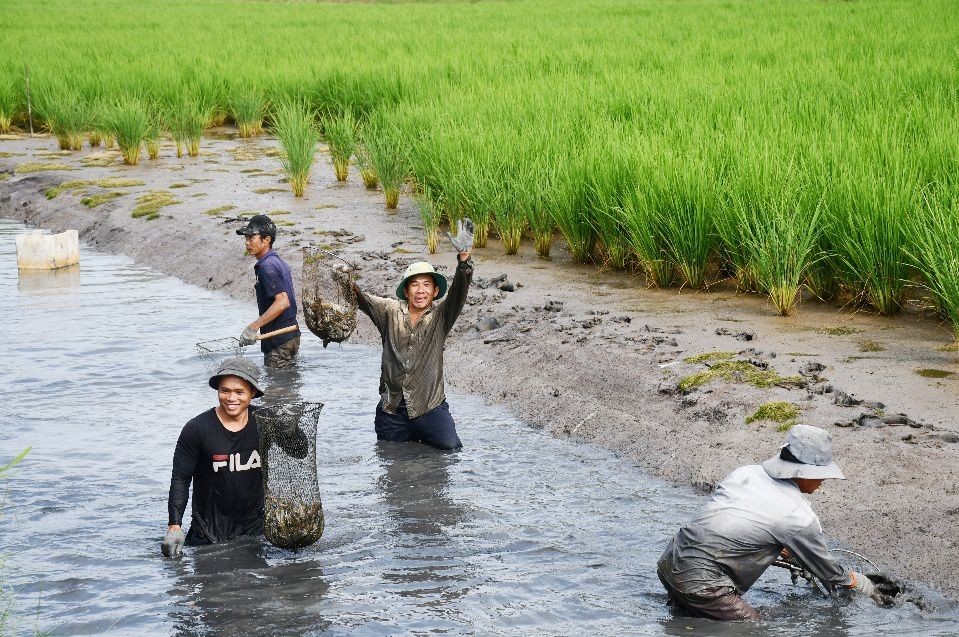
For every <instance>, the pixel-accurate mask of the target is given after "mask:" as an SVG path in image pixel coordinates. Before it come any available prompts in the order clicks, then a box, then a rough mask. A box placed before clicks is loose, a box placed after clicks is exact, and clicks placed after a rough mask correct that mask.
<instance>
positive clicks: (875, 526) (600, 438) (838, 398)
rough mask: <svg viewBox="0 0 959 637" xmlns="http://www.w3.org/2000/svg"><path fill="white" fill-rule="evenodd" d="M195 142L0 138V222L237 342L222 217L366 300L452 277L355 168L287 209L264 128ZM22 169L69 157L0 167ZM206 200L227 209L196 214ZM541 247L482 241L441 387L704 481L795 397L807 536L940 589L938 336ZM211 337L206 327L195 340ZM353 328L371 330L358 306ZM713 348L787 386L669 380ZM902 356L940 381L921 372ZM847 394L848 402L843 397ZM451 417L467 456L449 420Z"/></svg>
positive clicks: (943, 521) (408, 208) (947, 536)
mask: <svg viewBox="0 0 959 637" xmlns="http://www.w3.org/2000/svg"><path fill="white" fill-rule="evenodd" d="M202 147H203V151H202V154H201V156H200V157H197V158H192V159H190V158H184V159H176V158H175V156H174V153H173V149H172V146H170V145H166V146H164V148H163V152H162V156H161V158H160V159H158V160H154V161H150V160H144V161H143V162H142V164H141V165H140V166H137V167H127V166H122V165H121V164H120V159H119V154H118V153H116V152H115V151H104V150H103V149H94V150H92V151H91V150H89V149H86V148H85V149H84V150H83V151H81V152H79V153H59V152H58V151H56V143H55V141H54V140H53V139H52V138H49V137H37V138H23V137H21V138H14V139H3V140H0V179H4V180H3V181H2V182H0V216H4V217H10V218H15V219H21V220H25V221H28V222H30V223H33V224H36V225H39V226H41V227H44V228H48V229H50V230H53V231H60V230H63V229H66V228H76V229H78V230H79V231H80V236H81V239H82V240H84V241H85V242H87V243H88V244H89V245H91V246H94V247H96V248H97V249H99V250H103V251H107V252H114V253H122V254H126V255H129V256H131V257H133V258H134V259H136V260H137V261H139V262H141V263H144V264H148V265H150V266H152V267H153V268H156V269H158V270H160V271H163V272H166V273H168V274H171V275H173V276H177V277H180V278H181V279H183V280H186V281H189V282H191V283H194V284H197V285H202V286H204V287H207V288H211V289H217V290H222V291H224V292H226V293H228V294H230V295H233V296H234V297H237V298H240V299H244V300H249V301H250V303H251V312H250V315H249V316H232V317H224V332H225V333H227V334H229V333H232V332H236V333H239V332H240V330H241V329H242V327H243V326H244V325H245V324H246V323H248V322H249V321H250V320H252V318H253V316H254V314H255V309H254V306H253V279H252V260H250V259H249V258H246V257H244V256H243V245H242V240H241V239H240V238H239V237H237V236H236V235H235V234H234V229H235V228H236V227H238V226H239V225H240V223H239V220H238V219H237V217H239V216H241V215H249V214H252V213H256V212H266V213H269V214H272V215H273V217H274V219H275V220H276V221H277V222H278V224H279V225H280V228H279V229H280V233H281V234H280V237H279V238H278V241H277V250H278V252H280V254H281V255H283V256H284V258H286V259H287V260H288V261H289V262H290V263H291V265H292V267H293V269H294V271H297V272H298V271H299V268H300V262H301V259H300V255H299V250H298V249H297V248H298V247H299V246H301V245H308V244H311V243H315V244H321V245H323V244H325V245H327V246H329V247H332V248H333V249H335V250H337V251H339V252H341V253H342V254H343V255H344V256H346V258H348V259H351V260H353V261H355V262H357V263H358V264H359V265H360V267H361V268H362V276H363V279H362V281H361V285H363V286H365V287H366V288H367V289H369V290H371V291H373V292H375V293H379V294H387V293H388V291H389V290H391V289H392V287H393V286H394V285H395V281H396V280H397V279H398V277H399V274H400V272H402V270H403V269H404V268H405V266H406V265H407V264H408V263H409V262H411V261H414V260H421V259H424V258H429V259H430V260H432V261H433V262H434V263H436V264H438V265H441V266H444V269H445V271H447V272H449V271H450V270H451V269H452V266H453V263H454V258H455V257H454V255H453V252H452V249H451V248H450V247H449V246H448V245H442V246H441V253H440V254H437V255H432V256H430V255H427V254H425V245H424V242H423V240H422V233H421V226H420V221H419V217H418V215H417V212H416V210H415V208H414V207H413V205H412V203H411V202H410V201H409V200H408V199H406V198H404V199H403V200H401V205H400V209H399V211H398V213H397V214H394V215H388V214H387V213H386V211H385V208H384V206H383V203H382V194H381V193H380V192H376V191H367V190H365V189H364V188H363V187H362V182H361V181H360V179H359V177H358V175H356V174H352V173H351V175H350V180H349V181H348V182H347V183H345V184H340V183H337V182H335V181H334V180H333V177H332V168H331V166H330V163H329V161H328V158H327V157H326V156H325V155H321V156H319V157H318V161H317V164H316V166H315V170H314V174H313V176H312V179H311V183H310V186H309V187H308V190H307V196H306V197H304V198H303V199H299V200H297V199H295V198H294V197H293V196H292V194H291V193H290V192H289V189H288V188H287V187H286V185H285V184H284V183H283V179H282V171H281V170H280V164H279V161H278V160H277V159H276V157H275V151H274V150H273V149H274V148H275V142H274V141H273V140H268V139H258V140H253V141H244V140H233V139H206V140H204V143H203V146H202ZM27 162H43V163H48V164H61V165H64V166H67V167H69V168H71V169H70V170H44V171H40V172H35V173H29V174H15V169H16V167H17V166H18V165H21V164H24V163H27ZM97 164H105V165H97ZM2 173H7V176H6V178H4V175H3V174H2ZM106 177H120V178H129V179H139V180H142V181H143V182H145V185H143V186H134V187H123V188H108V189H104V188H100V187H97V186H88V187H86V188H82V189H80V190H78V191H71V192H64V193H62V194H60V195H58V196H57V197H56V198H54V199H52V200H48V199H47V198H45V197H44V191H45V190H46V189H48V188H49V187H51V186H54V185H56V184H59V183H61V182H64V181H68V180H76V179H100V178H106ZM110 190H114V191H123V192H125V193H127V194H125V195H120V196H117V197H116V198H115V199H113V200H111V201H109V202H107V203H105V204H103V205H100V206H98V207H95V208H92V209H91V208H88V207H87V206H85V205H83V204H82V203H81V202H80V197H81V195H82V194H83V192H82V191H86V193H87V194H97V193H104V192H107V191H110ZM151 190H161V191H166V192H169V193H172V194H173V195H174V196H175V197H176V199H177V200H178V201H179V203H176V204H175V205H171V206H168V207H165V208H162V209H161V210H160V211H159V215H160V216H159V218H157V219H155V220H152V221H147V220H145V219H142V218H141V219H134V218H131V215H130V213H131V210H132V209H133V207H134V206H135V203H136V202H135V200H136V197H138V196H140V195H142V194H144V193H146V192H148V191H151ZM227 205H231V206H235V207H234V208H232V209H230V210H226V211H221V212H219V213H217V212H208V211H211V210H212V209H215V208H219V207H222V206H227ZM276 211H281V212H276ZM554 252H555V254H554V257H553V259H552V260H551V261H544V260H540V259H538V258H536V256H535V254H534V253H533V252H532V250H531V249H530V248H529V247H528V246H525V249H524V251H523V253H521V254H520V255H518V256H516V257H505V256H503V255H502V250H501V249H500V247H499V245H498V244H497V243H494V242H492V241H491V243H490V247H488V248H486V249H478V250H477V251H476V252H475V261H476V266H477V269H476V277H477V278H476V285H475V286H474V289H473V290H472V291H471V294H470V300H469V305H468V306H467V308H466V311H465V312H464V314H463V316H462V317H461V319H460V321H459V323H458V324H457V327H456V329H455V330H454V334H453V336H452V337H451V338H450V341H449V343H448V351H447V356H446V369H447V381H448V383H449V385H450V386H451V387H452V388H454V389H455V390H458V391H463V392H473V393H478V394H481V395H483V396H486V397H487V398H488V399H489V400H491V401H493V402H496V403H501V404H505V405H508V406H509V407H510V408H511V409H512V410H513V411H514V412H515V413H516V414H517V415H519V416H520V417H522V418H524V419H525V420H526V421H527V422H529V423H530V424H531V425H533V426H536V427H542V428H545V429H546V430H548V431H550V432H552V433H553V434H555V435H559V436H571V437H574V438H577V439H581V440H585V441H589V442H593V443H596V444H600V445H603V446H605V447H608V448H610V449H613V450H615V451H617V452H619V453H621V454H622V455H623V456H625V457H627V458H629V459H631V460H634V461H635V462H637V463H639V464H640V465H642V466H643V467H645V468H646V469H648V470H649V471H650V472H652V473H653V474H656V475H658V476H661V477H663V478H666V479H668V480H672V481H675V482H677V483H681V484H692V485H695V486H697V487H699V488H703V489H709V488H711V487H712V485H714V484H715V483H716V482H717V481H718V480H720V479H721V478H722V477H723V476H724V475H725V474H726V473H727V472H729V471H730V470H731V469H733V468H735V467H737V466H739V465H742V464H747V463H754V462H758V461H761V460H764V459H766V458H767V457H769V456H771V455H772V454H773V453H774V452H776V450H777V445H778V444H779V443H780V441H781V439H782V438H783V435H784V434H782V433H780V432H779V431H777V424H776V423H771V422H752V423H750V424H746V422H745V419H746V417H747V416H749V415H750V414H752V413H753V412H754V411H755V410H756V409H757V407H758V406H759V405H760V404H762V403H765V402H767V401H771V400H783V401H789V402H791V403H794V404H795V405H797V406H799V407H800V408H801V412H800V415H799V420H800V421H801V422H804V423H807V424H815V425H819V426H824V427H826V428H827V429H829V430H830V432H831V433H832V435H833V439H834V445H835V450H836V456H837V460H838V462H839V464H840V465H841V466H842V467H843V469H844V470H845V472H846V474H847V476H848V477H849V479H848V480H846V481H841V482H840V481H832V482H827V483H826V484H825V485H824V487H823V488H822V489H821V490H820V491H819V492H817V493H816V494H815V495H814V496H812V501H813V506H814V508H815V509H816V510H817V511H818V512H819V514H820V517H821V519H822V521H823V526H824V528H825V530H826V532H827V534H828V535H830V536H831V537H834V538H836V539H838V540H840V541H842V542H845V543H848V544H849V545H851V546H852V547H854V548H855V549H858V550H860V551H861V552H863V553H865V554H866V555H868V556H870V557H871V558H873V560H874V561H876V562H878V563H879V564H880V565H881V566H882V567H884V568H888V569H889V570H891V571H893V572H894V573H898V574H900V575H902V576H905V577H908V578H910V579H915V580H920V581H923V582H926V583H929V584H930V585H932V586H934V587H936V588H938V589H940V590H941V591H943V592H944V593H946V594H947V595H948V596H950V597H952V598H959V578H957V574H959V559H956V558H957V557H959V551H957V543H956V542H957V539H956V534H955V531H954V527H955V524H956V523H957V522H959V487H957V482H956V473H957V462H956V461H957V458H959V422H957V415H959V398H957V391H956V390H957V388H959V375H957V373H959V358H957V353H956V351H955V348H950V347H949V346H950V345H951V344H952V338H951V336H950V334H949V333H948V332H947V331H946V330H945V329H943V328H942V327H941V326H938V325H937V324H936V323H935V322H934V321H932V320H930V319H929V318H923V317H921V316H919V315H916V314H908V315H904V316H901V317H896V318H880V317H876V316H872V315H870V314H867V313H854V312H851V311H849V310H844V311H840V310H839V309H838V308H836V307H834V306H827V305H820V304H817V303H812V302H807V303H804V304H803V305H802V306H801V307H800V308H799V311H798V312H797V314H796V316H794V317H789V318H779V317H775V316H773V314H772V311H771V308H770V306H769V305H768V304H767V303H766V301H765V300H764V299H762V298H759V297H756V296H750V295H736V294H735V293H734V292H733V291H732V290H731V289H728V288H724V287H723V286H722V285H720V286H717V288H715V289H714V291H712V292H710V293H698V292H696V293H690V292H677V291H676V290H667V291H658V290H650V289H647V288H646V286H645V282H644V281H643V279H642V277H638V276H635V275H627V274H622V273H616V272H609V271H604V272H601V271H597V269H596V268H595V267H588V266H576V265H572V264H570V262H569V259H568V255H567V254H566V252H565V250H564V248H563V245H562V241H561V240H558V242H557V246H556V247H555V248H554ZM503 275H505V280H503V278H502V277H503ZM510 290H511V291H510ZM211 336H219V335H206V334H197V340H198V341H199V340H203V339H204V338H209V337H211ZM307 338H312V336H307ZM353 338H354V339H356V340H359V341H361V342H365V343H370V344H374V345H375V344H377V343H378V337H377V335H376V333H375V331H374V329H373V327H372V325H371V324H370V323H369V322H368V321H367V320H366V319H365V318H361V322H360V325H359V328H358V330H357V333H356V334H355V335H354V337H353ZM745 339H750V340H745ZM331 347H332V348H334V349H333V350H331V355H334V353H335V347H336V346H335V345H334V346H331ZM713 351H722V352H731V353H735V355H736V360H742V361H748V362H749V363H748V364H747V366H748V368H749V369H754V370H760V369H764V368H768V369H769V370H773V371H775V372H778V374H780V375H782V376H783V377H798V379H793V380H792V381H791V382H785V383H783V384H784V385H786V386H785V387H779V386H773V387H771V388H767V389H762V388H758V387H754V386H751V385H749V384H747V383H743V382H738V380H737V377H733V378H731V379H727V380H724V379H721V378H720V379H715V380H712V381H710V382H708V383H707V384H705V385H703V386H701V387H698V388H695V389H692V390H691V391H680V390H679V389H678V386H679V382H680V380H681V379H683V378H685V377H687V376H689V375H690V374H694V373H698V372H702V371H706V370H707V369H709V367H708V365H711V364H713V363H695V362H694V363H690V362H685V361H684V358H687V357H690V356H695V355H698V354H703V353H707V352H713ZM920 369H934V370H941V371H942V372H945V373H947V375H945V376H944V377H942V378H929V377H925V376H922V375H920V374H918V373H917V370H920ZM370 373H377V370H370ZM847 398H849V400H846V399H847ZM375 399H376V397H375V396H371V397H370V406H371V410H372V406H373V402H374V401H375ZM853 399H854V400H853ZM855 400H863V401H866V402H865V403H863V404H858V405H849V406H843V404H842V403H844V402H845V403H851V402H855ZM837 403H839V404H837ZM870 403H873V404H870ZM875 403H882V404H881V405H880V404H875ZM455 410H456V405H455V404H454V405H453V411H454V413H455ZM897 414H905V415H906V417H897V416H895V415H897ZM371 420H372V414H371ZM884 420H885V422H884ZM371 426H372V425H371ZM460 430H461V435H462V437H463V439H464V441H465V444H466V446H467V448H468V446H469V423H460ZM667 539H668V538H665V537H664V538H648V540H649V541H660V540H661V541H662V542H663V543H665V541H666V540H667Z"/></svg>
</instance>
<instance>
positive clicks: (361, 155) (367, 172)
mask: <svg viewBox="0 0 959 637" xmlns="http://www.w3.org/2000/svg"><path fill="white" fill-rule="evenodd" d="M355 153H356V165H357V167H358V168H359V169H360V177H361V178H362V179H363V185H364V186H365V187H366V188H367V190H375V189H376V187H377V186H378V185H379V183H380V178H379V177H378V176H377V174H376V168H374V167H373V160H372V159H371V158H370V151H369V149H368V148H367V147H366V143H365V142H364V141H362V139H361V140H360V142H359V143H357V144H356V151H355Z"/></svg>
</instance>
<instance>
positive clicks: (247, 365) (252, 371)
mask: <svg viewBox="0 0 959 637" xmlns="http://www.w3.org/2000/svg"><path fill="white" fill-rule="evenodd" d="M224 376H236V377H237V378H242V379H243V380H245V381H246V382H248V383H250V385H252V386H253V391H254V394H253V397H254V398H259V397H260V396H262V395H263V390H262V389H261V388H260V368H259V367H257V365H256V363H254V362H253V361H251V360H248V359H246V358H243V357H240V356H237V357H235V358H228V359H226V360H225V361H223V362H222V363H220V366H219V367H217V370H216V373H214V374H213V375H212V376H210V387H212V388H213V389H219V388H220V379H221V378H223V377H224Z"/></svg>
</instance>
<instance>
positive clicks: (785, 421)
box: [746, 400, 800, 431]
mask: <svg viewBox="0 0 959 637" xmlns="http://www.w3.org/2000/svg"><path fill="white" fill-rule="evenodd" d="M799 411H800V409H799V407H797V406H796V405H794V404H792V403H787V402H786V401H784V400H772V401H770V402H768V403H763V404H762V405H760V406H759V408H758V409H757V410H756V411H755V413H753V414H752V415H751V416H747V417H746V424H747V425H748V424H751V423H754V422H760V421H769V422H774V423H777V424H778V425H779V427H777V429H778V430H779V431H785V430H787V429H789V428H790V427H792V426H793V425H795V424H797V423H798V422H799Z"/></svg>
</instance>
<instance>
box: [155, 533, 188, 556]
mask: <svg viewBox="0 0 959 637" xmlns="http://www.w3.org/2000/svg"><path fill="white" fill-rule="evenodd" d="M184 542H186V535H185V534H184V533H183V529H174V530H172V531H167V532H166V535H165V536H164V537H163V542H162V543H161V544H160V550H161V551H162V552H163V556H164V557H179V556H180V552H181V551H182V550H183V543H184Z"/></svg>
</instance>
